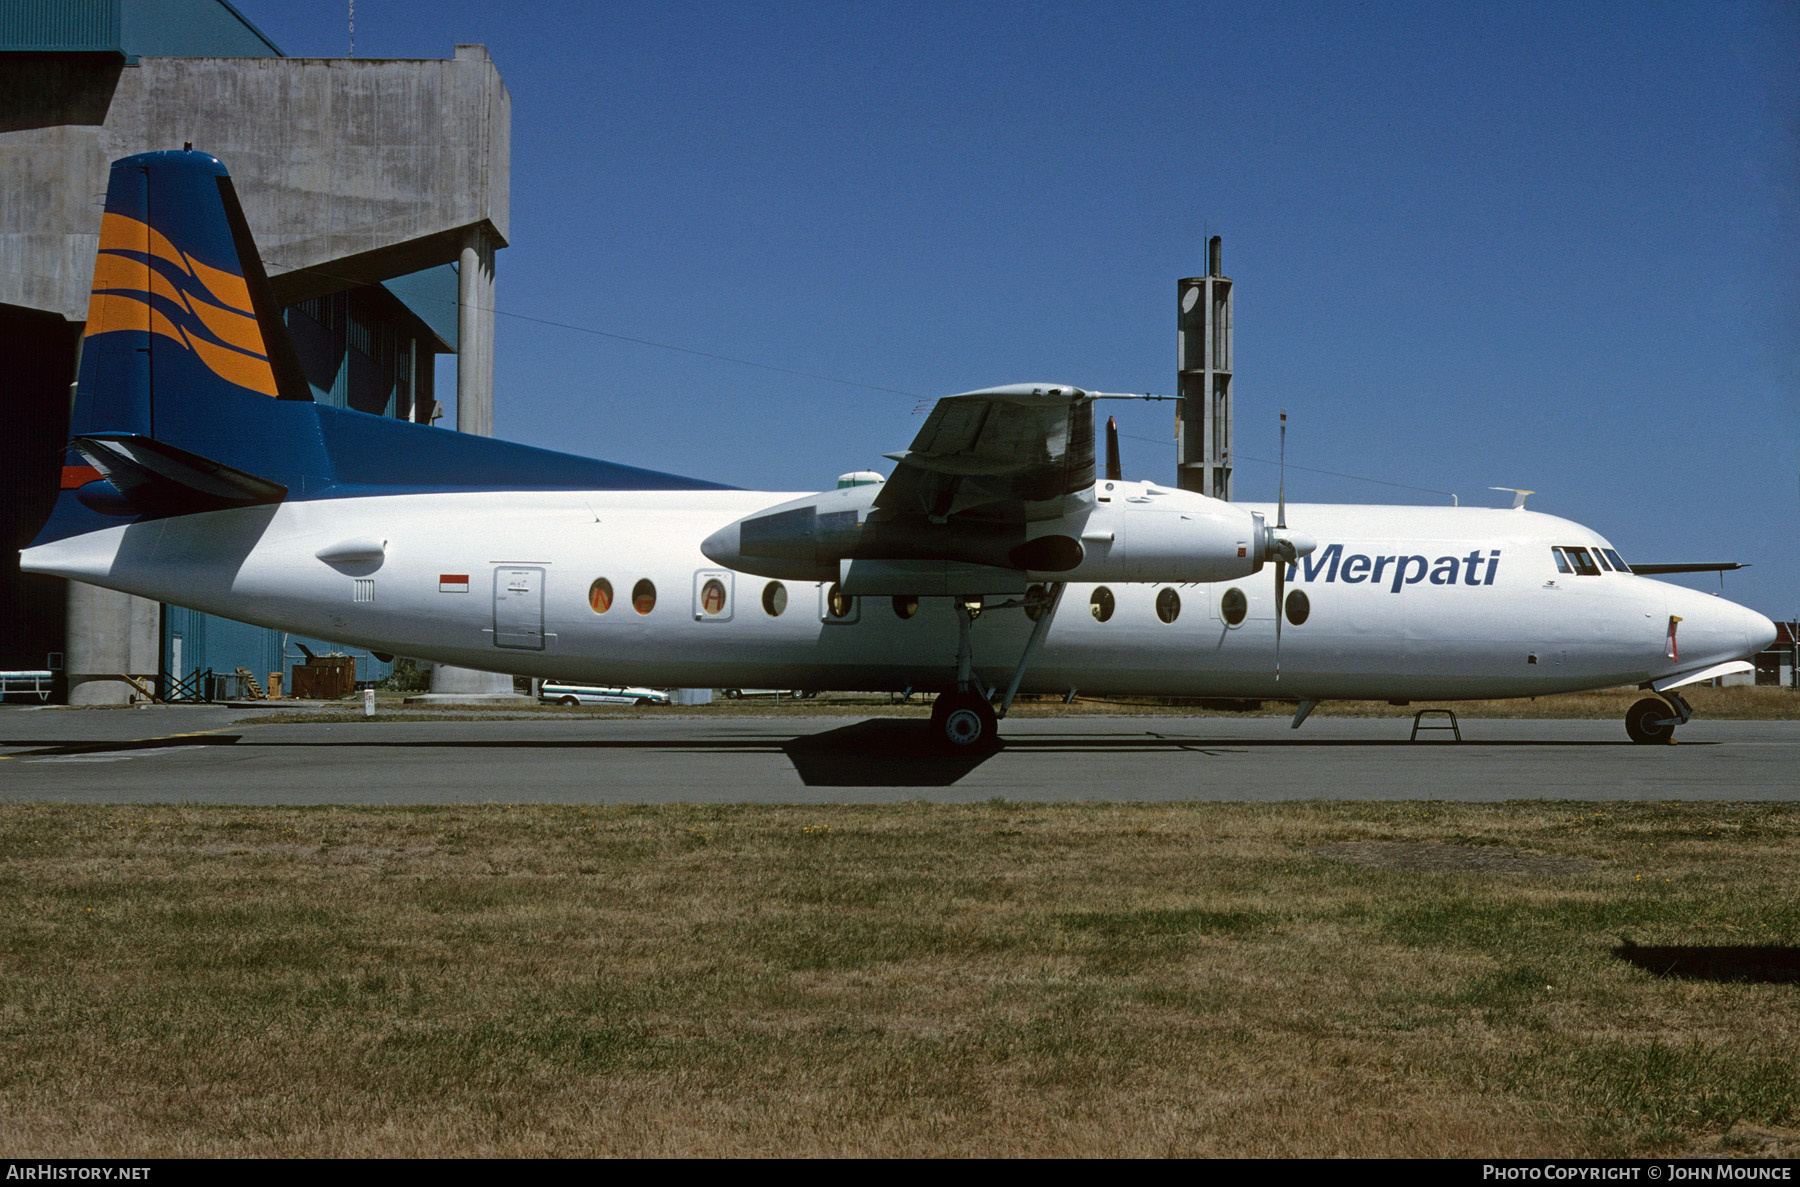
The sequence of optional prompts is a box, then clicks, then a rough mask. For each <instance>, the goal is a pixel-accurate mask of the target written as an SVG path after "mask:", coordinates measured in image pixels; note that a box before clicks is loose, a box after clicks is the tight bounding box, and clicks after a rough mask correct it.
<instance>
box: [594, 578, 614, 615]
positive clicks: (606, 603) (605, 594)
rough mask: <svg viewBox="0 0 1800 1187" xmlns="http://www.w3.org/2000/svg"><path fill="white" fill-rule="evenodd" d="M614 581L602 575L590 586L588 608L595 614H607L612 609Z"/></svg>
mask: <svg viewBox="0 0 1800 1187" xmlns="http://www.w3.org/2000/svg"><path fill="white" fill-rule="evenodd" d="M612 599H613V592H612V582H610V581H608V580H607V579H606V578H604V577H602V578H600V579H599V580H598V581H596V582H594V584H592V585H590V586H588V609H590V610H592V611H593V612H594V613H595V614H605V613H606V612H607V611H608V610H611V609H612Z"/></svg>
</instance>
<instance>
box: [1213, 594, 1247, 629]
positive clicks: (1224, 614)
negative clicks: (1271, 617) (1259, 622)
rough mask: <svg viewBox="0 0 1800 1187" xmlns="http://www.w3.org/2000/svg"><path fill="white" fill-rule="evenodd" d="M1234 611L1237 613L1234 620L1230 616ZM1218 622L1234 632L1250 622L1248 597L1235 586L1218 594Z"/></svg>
mask: <svg viewBox="0 0 1800 1187" xmlns="http://www.w3.org/2000/svg"><path fill="white" fill-rule="evenodd" d="M1234 609H1235V610H1236V611H1237V617H1236V618H1233V617H1232V616H1231V612H1232V610H1234ZM1219 620H1220V621H1221V622H1223V623H1224V624H1225V625H1226V626H1228V627H1230V628H1231V629H1232V630H1234V631H1235V630H1237V629H1238V628H1239V627H1241V626H1243V625H1244V624H1245V623H1246V622H1248V621H1250V595H1248V594H1246V593H1245V592H1244V591H1243V590H1241V589H1239V588H1238V587H1237V586H1235V585H1234V586H1232V587H1231V588H1230V589H1227V590H1226V591H1225V592H1224V593H1222V594H1220V595H1219Z"/></svg>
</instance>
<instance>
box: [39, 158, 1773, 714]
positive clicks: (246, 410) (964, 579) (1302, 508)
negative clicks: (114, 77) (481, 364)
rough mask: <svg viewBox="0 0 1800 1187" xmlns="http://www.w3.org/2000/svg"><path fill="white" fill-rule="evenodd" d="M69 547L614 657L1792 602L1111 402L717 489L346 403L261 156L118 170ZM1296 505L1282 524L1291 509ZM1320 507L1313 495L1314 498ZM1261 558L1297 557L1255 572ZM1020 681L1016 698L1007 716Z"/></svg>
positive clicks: (83, 575)
mask: <svg viewBox="0 0 1800 1187" xmlns="http://www.w3.org/2000/svg"><path fill="white" fill-rule="evenodd" d="M93 291H94V295H93V298H92V304H91V306H90V310H89V317H88V324H87V332H86V338H85V340H84V347H83V353H82V360H81V371H80V378H79V385H78V390H77V396H76V401H75V406H74V411H73V416H72V426H71V434H72V442H71V446H70V452H69V454H68V456H67V458H66V461H65V465H64V468H63V482H62V488H63V489H62V493H61V495H60V497H59V499H58V502H57V504H56V509H55V511H54V512H53V513H52V515H51V517H50V519H49V521H48V523H47V524H46V525H45V527H44V529H43V531H42V532H41V533H40V534H39V536H38V538H37V539H36V540H35V541H34V542H33V544H32V545H31V546H30V547H29V548H27V549H26V550H25V551H24V552H23V553H22V567H23V568H24V569H25V571H27V572H35V573H50V574H55V575H58V576H63V577H69V578H73V579H76V580H80V581H87V582H91V583H93V584H96V585H102V586H107V587H110V588H113V589H119V590H124V591H126V592H129V593H134V594H138V595H141V596H144V597H149V598H155V599H158V600H161V601H165V602H172V603H176V604H178V605H184V606H190V607H193V608H195V609H199V610H204V611H207V612H209V613H213V614H219V615H223V616H226V617H229V618H234V619H239V620H242V621H245V622H252V623H258V624H261V625H266V626H272V627H279V628H282V629H286V630H291V631H294V632H297V633H300V634H304V635H309V636H314V637H320V638H330V639H337V640H341V641H343V642H346V643H353V644H356V645H359V646H363V647H367V648H370V649H372V650H374V651H377V652H383V653H390V654H403V655H410V656H416V657H419V658H421V659H429V660H435V661H437V662H441V663H448V664H455V665H459V666H464V667H471V668H483V669H490V670H494V671H503V672H512V673H518V674H524V675H533V676H542V677H549V678H559V679H563V680H570V681H581V682H607V683H617V684H654V685H661V686H695V687H717V686H729V687H744V686H760V687H783V688H809V689H844V690H895V691H898V690H907V689H910V690H913V691H917V692H934V693H938V694H939V695H938V697H937V701H936V705H935V709H934V713H933V729H934V731H936V735H937V737H938V739H939V741H940V742H941V743H942V744H943V745H945V746H947V747H951V748H978V747H982V746H986V745H990V744H992V743H993V742H994V740H995V733H996V721H997V717H998V716H1001V715H1004V713H1005V711H1006V708H1007V707H1008V706H1010V704H1011V702H1012V699H1013V697H1014V695H1015V694H1017V693H1019V692H1026V693H1063V694H1071V695H1072V694H1073V693H1074V692H1076V691H1081V692H1086V693H1092V694H1154V695H1170V696H1186V697H1217V698H1245V699H1282V700H1291V701H1295V702H1297V703H1298V705H1299V709H1298V712H1297V713H1296V714H1295V718H1294V725H1295V726H1298V725H1299V724H1300V722H1301V721H1303V720H1304V719H1305V717H1306V715H1307V713H1308V712H1310V711H1311V709H1312V707H1313V706H1314V705H1315V704H1317V703H1318V702H1319V701H1321V700H1324V699H1337V698H1358V699H1388V700H1396V701H1413V700H1433V699H1445V698H1466V697H1523V696H1540V695H1545V694H1549V693H1558V692H1571V691H1577V690H1582V689H1595V688H1606V687H1615V686H1619V685H1625V684H1635V685H1639V686H1641V687H1643V688H1645V689H1648V690H1653V691H1655V692H1656V693H1659V694H1661V695H1660V697H1646V698H1645V699H1644V700H1641V701H1639V702H1638V703H1637V704H1636V705H1634V706H1633V708H1632V709H1631V711H1630V712H1629V713H1628V715H1627V718H1626V727H1627V731H1628V733H1629V734H1630V736H1631V737H1632V738H1634V739H1636V740H1638V741H1647V742H1648V741H1662V740H1666V739H1668V738H1669V737H1670V736H1671V735H1672V733H1673V730H1674V727H1675V725H1677V724H1679V723H1682V722H1685V721H1687V720H1688V718H1689V717H1690V716H1691V709H1690V708H1689V707H1688V705H1687V704H1686V702H1684V701H1683V700H1682V698H1681V696H1680V695H1679V693H1678V692H1677V691H1676V690H1677V689H1678V688H1680V687H1682V686H1683V685H1686V684H1689V683H1692V682H1695V681H1699V680H1705V679H1709V678H1711V677H1713V676H1717V675H1722V674H1727V673H1732V672H1739V671H1744V670H1748V669H1749V668H1750V667H1751V665H1750V664H1749V663H1747V662H1746V661H1745V657H1747V656H1749V655H1752V654H1754V653H1755V652H1757V651H1759V650H1761V649H1763V648H1764V647H1766V646H1768V645H1769V643H1770V642H1772V641H1773V639H1774V637H1775V628H1774V625H1773V624H1772V623H1771V622H1770V621H1769V620H1768V619H1767V618H1764V617H1763V616H1762V615H1760V614H1757V613H1755V612H1753V611H1751V610H1748V609H1745V608H1744V607H1741V606H1737V605H1734V604H1732V603H1730V602H1727V601H1724V600H1723V599H1721V598H1717V597H1712V596H1708V595H1704V594H1700V593H1696V592H1694V591H1691V590H1687V589H1684V588H1680V587H1677V586H1672V585H1668V584H1666V583H1663V582H1659V581H1654V580H1651V579H1649V578H1646V577H1643V576H1640V575H1636V574H1633V573H1632V572H1631V571H1630V569H1629V568H1628V567H1627V565H1626V564H1625V562H1624V561H1623V560H1622V559H1621V558H1620V557H1619V555H1618V553H1617V552H1616V551H1614V550H1613V548H1612V546H1611V545H1610V544H1609V543H1608V542H1607V541H1606V540H1604V539H1602V538H1601V537H1600V536H1599V535H1597V534H1596V533H1594V532H1593V531H1591V530H1590V529H1588V528H1584V527H1582V526H1581V525H1579V524H1576V523H1572V522H1570V521H1568V520H1564V519H1558V518H1556V517H1553V516H1548V515H1541V514H1538V513H1535V512H1530V511H1526V510H1523V509H1513V510H1489V509H1475V508H1421V507H1371V506H1326V505H1315V504H1296V505H1294V506H1292V507H1279V506H1278V507H1276V508H1269V507H1263V506H1255V505H1242V504H1231V503H1225V502H1221V501H1218V500H1215V499H1210V498H1207V497H1205V496H1202V495H1199V494H1194V493H1191V492H1186V491H1178V490H1170V489H1165V488H1162V487H1159V486H1157V485H1155V484H1152V483H1145V482H1127V481H1124V480H1122V479H1120V478H1118V477H1107V478H1097V477H1096V475H1095V465H1094V432H1093V408H1092V397H1091V396H1090V395H1088V394H1087V393H1085V392H1083V391H1081V390H1079V389H1076V388H1072V387H1066V386H1056V385H1048V384H1040V385H1025V386H1014V387H1005V388H994V389H988V390H985V391H979V392H971V393H967V394H965V395H961V396H955V397H950V398H947V399H944V400H940V401H939V402H938V403H937V405H936V407H935V408H934V409H933V411H932V413H931V415H930V417H929V418H928V419H927V420H926V422H925V424H924V427H923V428H922V429H921V430H920V432H919V435H918V437H917V439H915V440H914V442H913V444H912V446H911V448H910V449H908V450H907V451H905V452H903V453H899V454H894V455H891V456H892V457H893V458H894V460H895V468H894V471H893V474H892V475H891V476H890V477H889V478H888V479H887V480H886V481H885V482H859V483H855V484H853V485H847V486H844V487H841V488H839V489H835V490H829V491H823V492H816V493H795V492H789V493H769V492H757V491H741V490H731V489H726V488H722V487H719V486H717V485H715V484H711V483H706V482H701V481H697V480H692V479H683V478H678V477H675V476H672V475H667V474H659V473H654V472H651V471H645V470H637V469H633V468H630V467H625V466H619V465H615V464H612V463H607V462H598V461H591V460H588V459H583V458H576V457H572V456H570V455H566V454H558V453H553V452H550V451H546V450H538V449H532V448H529V447H526V446H521V445H516V444H512V443H509V442H503V441H493V440H488V439H485V438H477V437H470V436H465V435H462V434H455V433H446V432H444V431H442V430H438V429H432V428H429V427H426V426H421V425H414V424H408V423H405V422H400V421H395V420H391V419H385V418H381V417H374V416H368V415H364V414H361V413H356V412H350V411H346V410H343V409H336V408H330V407H325V406H322V405H319V404H315V403H313V402H312V400H311V397H310V392H309V389H308V388H307V387H306V384H305V380H304V378H303V377H301V375H300V373H299V370H298V366H297V364H296V363H295V361H294V359H293V357H292V347H291V345H290V344H289V343H288V342H287V338H286V332H285V329H284V328H283V326H282V324H281V322H280V319H279V316H278V313H277V311H276V309H275V306H274V304H273V299H272V296H271V295H270V293H269V289H268V282H267V279H266V277H265V276H264V274H263V271H262V266H261V264H260V262H259V259H258V257H257V254H256V250H255V247H254V244H253V243H252V242H251V238H250V234H249V231H248V229H247V227H246V225H245V223H244V220H243V215H242V213H241V211H240V210H239V207H238V204H237V200H236V198H235V195H234V194H233V192H232V188H231V182H230V179H229V178H228V177H227V176H226V173H225V169H224V168H223V166H221V165H220V164H219V163H218V161H217V160H216V159H214V158H212V157H210V156H207V155H206V154H204V153H197V152H191V151H186V152H165V153H146V154H142V155H139V156H136V157H130V158H126V159H124V160H122V161H119V162H117V163H116V164H115V165H114V167H113V176H112V183H111V185H110V187H109V190H108V193H107V201H106V214H105V216H104V224H103V229H102V234H101V242H100V251H99V257H98V262H97V264H96V267H95V280H94V290H93ZM1271 514H1273V515H1274V517H1275V524H1274V525H1273V526H1271V525H1270V524H1269V522H1268V521H1269V518H1270V516H1271ZM1289 519H1291V520H1292V524H1293V526H1292V527H1291V528H1290V527H1289V523H1288V521H1289ZM1265 567H1267V568H1268V569H1269V570H1270V573H1269V574H1268V575H1266V576H1263V577H1259V578H1258V579H1256V580H1250V578H1252V577H1255V576H1256V575H1257V574H1259V573H1260V572H1261V571H1262V570H1263V569H1264V568H1265ZM996 706H998V710H996Z"/></svg>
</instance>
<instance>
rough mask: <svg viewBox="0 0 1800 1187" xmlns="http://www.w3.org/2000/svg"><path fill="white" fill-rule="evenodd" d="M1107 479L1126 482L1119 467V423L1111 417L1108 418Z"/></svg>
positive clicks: (1121, 468)
mask: <svg viewBox="0 0 1800 1187" xmlns="http://www.w3.org/2000/svg"><path fill="white" fill-rule="evenodd" d="M1106 477H1107V481H1109V482H1123V481H1125V471H1124V469H1123V467H1121V466H1120V465H1119V422H1118V421H1116V420H1114V419H1113V418H1112V417H1110V416H1109V417H1107V418H1106Z"/></svg>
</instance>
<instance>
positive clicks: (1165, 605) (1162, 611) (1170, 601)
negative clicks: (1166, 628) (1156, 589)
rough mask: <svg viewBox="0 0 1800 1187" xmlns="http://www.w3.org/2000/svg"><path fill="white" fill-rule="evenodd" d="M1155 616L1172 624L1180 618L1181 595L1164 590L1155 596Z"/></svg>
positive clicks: (1170, 590)
mask: <svg viewBox="0 0 1800 1187" xmlns="http://www.w3.org/2000/svg"><path fill="white" fill-rule="evenodd" d="M1156 616H1157V617H1158V618H1160V619H1162V620H1163V621H1164V622H1174V621H1175V620H1176V619H1177V618H1180V617H1181V595H1180V594H1178V593H1176V592H1175V591H1174V590H1172V589H1165V590H1163V591H1162V592H1161V593H1159V594H1157V595H1156Z"/></svg>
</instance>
